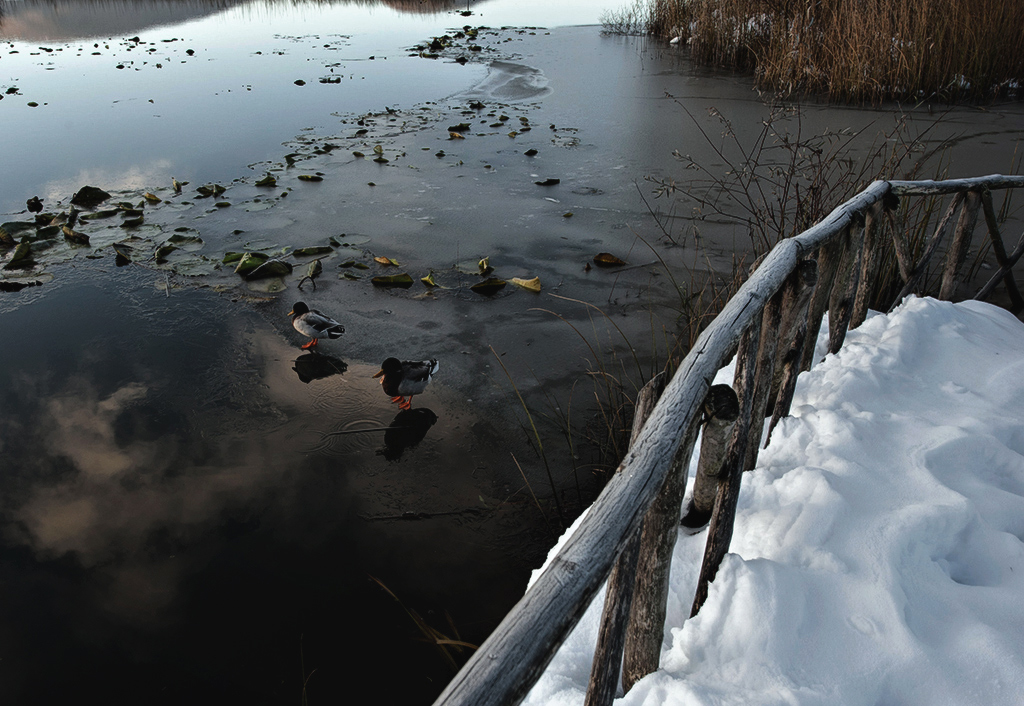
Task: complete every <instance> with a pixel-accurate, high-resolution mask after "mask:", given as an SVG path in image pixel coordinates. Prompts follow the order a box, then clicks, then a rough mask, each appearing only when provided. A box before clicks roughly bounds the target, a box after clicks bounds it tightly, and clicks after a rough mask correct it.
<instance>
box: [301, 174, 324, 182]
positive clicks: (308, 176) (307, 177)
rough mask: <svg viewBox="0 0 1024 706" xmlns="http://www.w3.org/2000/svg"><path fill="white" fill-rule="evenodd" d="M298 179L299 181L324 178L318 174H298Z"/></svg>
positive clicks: (321, 179)
mask: <svg viewBox="0 0 1024 706" xmlns="http://www.w3.org/2000/svg"><path fill="white" fill-rule="evenodd" d="M298 179H299V181H323V180H324V178H323V177H322V176H318V175H316V174H299V176H298Z"/></svg>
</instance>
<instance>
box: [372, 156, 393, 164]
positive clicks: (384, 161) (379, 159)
mask: <svg viewBox="0 0 1024 706" xmlns="http://www.w3.org/2000/svg"><path fill="white" fill-rule="evenodd" d="M373 161H374V162H376V163H377V164H387V163H388V162H390V161H391V160H389V159H388V158H386V157H374V158H373Z"/></svg>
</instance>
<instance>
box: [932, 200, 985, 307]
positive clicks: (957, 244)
mask: <svg viewBox="0 0 1024 706" xmlns="http://www.w3.org/2000/svg"><path fill="white" fill-rule="evenodd" d="M980 204H981V197H980V196H979V195H978V192H977V191H968V192H967V198H966V201H965V202H964V207H963V208H962V209H961V210H960V218H959V219H958V220H957V222H956V230H955V231H954V232H953V242H952V243H951V244H950V246H949V252H948V253H946V267H945V269H944V270H943V272H942V284H941V286H940V287H939V299H943V300H945V301H951V300H952V299H953V297H954V296H955V295H956V290H957V288H958V287H959V286H960V282H961V281H962V280H963V278H964V276H963V265H964V260H966V259H967V251H968V250H970V249H971V238H972V236H973V235H974V226H975V224H976V223H977V222H978V206H979V205H980Z"/></svg>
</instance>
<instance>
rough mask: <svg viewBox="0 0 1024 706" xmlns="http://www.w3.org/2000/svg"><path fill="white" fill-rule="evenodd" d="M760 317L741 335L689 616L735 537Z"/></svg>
mask: <svg viewBox="0 0 1024 706" xmlns="http://www.w3.org/2000/svg"><path fill="white" fill-rule="evenodd" d="M761 323H762V322H761V319H760V318H756V317H755V318H754V320H753V321H752V322H751V323H750V325H749V326H748V327H747V329H746V330H745V331H744V333H743V336H742V337H741V338H740V345H739V349H738V350H737V352H736V373H735V377H734V382H733V387H734V388H735V390H736V396H737V397H738V398H739V404H740V409H739V415H738V416H737V418H736V424H735V426H733V429H732V435H731V436H730V437H729V450H728V451H727V452H726V455H725V461H723V462H722V470H721V471H719V478H720V480H719V484H718V493H717V494H716V496H715V509H714V511H713V512H712V513H711V524H710V525H709V526H708V540H707V544H705V545H704V560H703V561H702V562H701V566H700V575H699V576H698V578H697V590H696V592H695V593H694V596H693V605H692V606H691V607H690V617H691V618H692V617H693V616H695V615H697V612H698V611H700V607H701V606H702V605H704V601H706V600H707V597H708V584H709V583H711V582H712V581H714V580H715V575H716V574H717V573H718V567H719V566H720V565H721V563H722V559H723V558H725V555H726V552H728V551H729V543H730V542H731V541H732V525H733V520H734V519H735V517H736V501H737V500H738V499H739V496H740V483H741V481H742V479H743V470H744V469H743V462H744V459H745V458H746V450H747V449H746V446H747V443H748V441H749V439H750V427H751V423H752V421H753V419H752V416H753V411H754V410H753V407H754V399H753V397H754V395H753V392H754V372H755V370H756V368H757V359H758V348H759V344H760V341H761V338H762V331H761Z"/></svg>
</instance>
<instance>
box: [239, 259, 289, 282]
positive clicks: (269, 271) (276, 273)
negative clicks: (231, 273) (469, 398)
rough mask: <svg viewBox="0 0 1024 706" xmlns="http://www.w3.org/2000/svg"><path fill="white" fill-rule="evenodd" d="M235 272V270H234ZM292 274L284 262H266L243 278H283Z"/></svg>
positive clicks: (287, 263)
mask: <svg viewBox="0 0 1024 706" xmlns="http://www.w3.org/2000/svg"><path fill="white" fill-rule="evenodd" d="M236 271H237V270H236ZM291 273H292V265H291V263H290V262H285V261H284V260H267V261H266V262H264V263H263V264H262V265H259V266H257V267H256V269H254V270H252V271H251V272H249V274H247V275H246V276H245V278H246V279H263V278H265V277H284V276H285V275H290V274H291Z"/></svg>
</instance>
